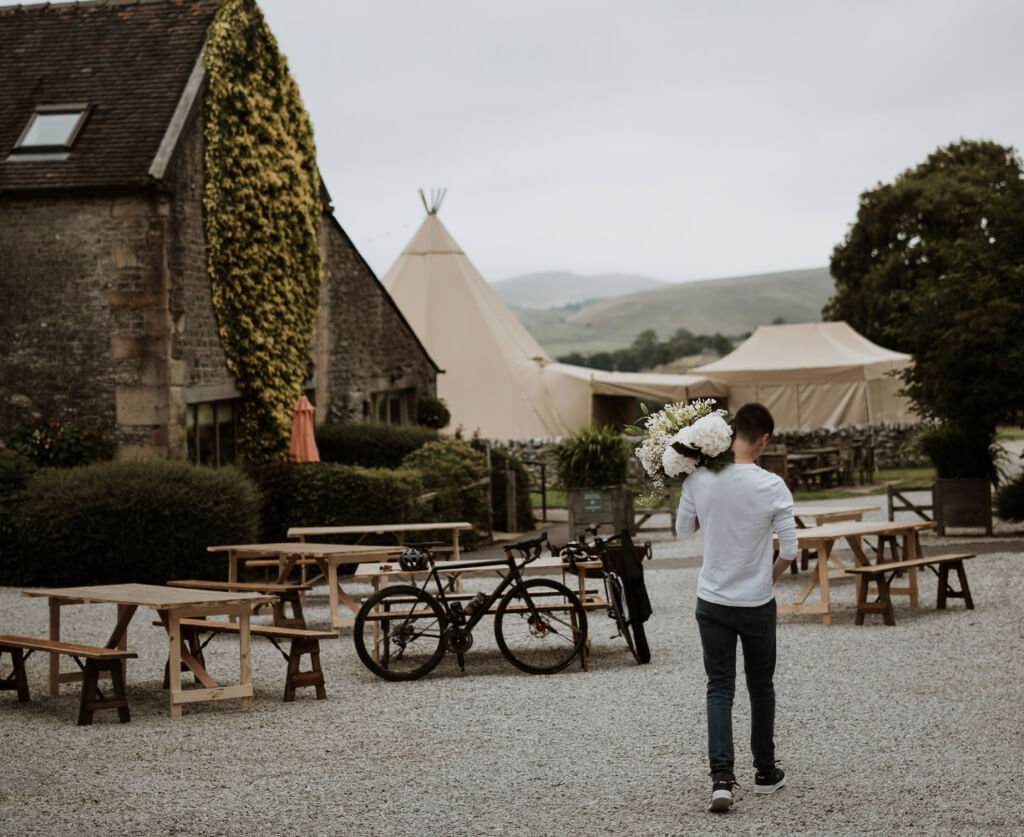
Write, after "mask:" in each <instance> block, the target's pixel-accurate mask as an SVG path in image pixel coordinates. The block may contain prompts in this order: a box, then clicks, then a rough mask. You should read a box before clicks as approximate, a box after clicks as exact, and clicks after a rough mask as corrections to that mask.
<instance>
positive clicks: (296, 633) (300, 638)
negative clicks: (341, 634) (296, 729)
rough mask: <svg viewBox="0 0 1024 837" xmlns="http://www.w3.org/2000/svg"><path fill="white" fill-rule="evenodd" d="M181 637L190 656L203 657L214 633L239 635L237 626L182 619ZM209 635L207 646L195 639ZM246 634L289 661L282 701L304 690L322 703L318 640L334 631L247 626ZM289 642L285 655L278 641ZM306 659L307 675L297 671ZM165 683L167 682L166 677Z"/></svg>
mask: <svg viewBox="0 0 1024 837" xmlns="http://www.w3.org/2000/svg"><path fill="white" fill-rule="evenodd" d="M181 629H182V634H183V635H184V638H185V639H186V641H188V642H189V644H190V647H191V648H193V649H194V650H193V654H198V655H199V656H200V657H201V656H202V649H203V648H204V647H205V645H206V643H208V642H209V641H210V639H212V638H213V635H214V634H217V633H236V634H237V633H238V623H237V622H224V621H220V620H214V619H182V620H181ZM204 631H205V632H207V633H209V634H210V637H209V638H208V639H207V640H206V643H203V642H200V641H199V637H198V635H199V634H200V633H203V632H204ZM249 633H250V634H251V635H252V636H263V637H266V638H267V639H269V640H270V641H271V643H273V645H274V647H275V648H276V649H277V650H278V651H280V652H281V655H282V656H283V657H284V658H285V660H287V661H288V671H287V673H286V675H285V679H284V700H285V701H293V700H295V690H296V689H298V688H303V687H307V686H312V687H314V688H315V689H316V699H317V700H323V699H324V698H326V697H327V689H326V687H325V685H324V672H323V669H322V668H321V667H320V640H321V639H336V638H337V636H338V634H337V632H336V631H311V630H308V629H306V628H288V627H281V626H278V625H252V624H250V625H249ZM279 639H281V640H284V639H286V640H289V642H290V645H289V648H288V651H285V650H284V649H283V648H282V647H281V646H280V645H279V644H278V642H277V640H279ZM307 654H308V655H309V661H310V669H309V671H300V670H299V665H300V663H301V662H302V657H303V656H305V655H307ZM164 679H165V682H169V681H168V679H167V676H166V674H165V677H164Z"/></svg>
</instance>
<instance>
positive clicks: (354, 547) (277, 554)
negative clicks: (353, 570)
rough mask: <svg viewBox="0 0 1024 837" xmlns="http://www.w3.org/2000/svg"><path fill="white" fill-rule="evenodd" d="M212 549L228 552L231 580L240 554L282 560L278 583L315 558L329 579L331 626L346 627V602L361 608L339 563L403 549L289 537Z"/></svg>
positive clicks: (354, 610)
mask: <svg viewBox="0 0 1024 837" xmlns="http://www.w3.org/2000/svg"><path fill="white" fill-rule="evenodd" d="M207 551H208V552H226V553H227V556H228V582H229V583H236V582H237V581H238V561H239V559H240V558H258V557H263V558H274V559H276V560H277V562H278V574H277V581H276V583H278V584H284V583H285V582H286V581H287V579H288V576H289V575H291V572H292V570H293V569H294V568H295V566H296V564H297V563H298V562H299V561H300V560H301V559H311V560H313V561H314V562H315V563H316V565H317V566H318V567H319V568H320V571H321V572H322V573H323V574H324V576H325V577H326V579H327V595H328V599H329V601H330V608H331V627H332V628H344V627H350V626H351V625H352V618H351V617H342V615H341V605H342V604H344V605H345V606H346V607H347V608H348V609H349V610H350V611H351V612H352V613H353V614H355V613H358V612H359V602H357V601H356V600H355V599H354V598H352V596H351V595H350V594H349V593H348V591H347V590H345V589H344V587H342V584H341V577H340V574H339V573H338V568H339V567H347V566H353V565H355V564H358V563H360V562H361V561H366V560H368V559H374V558H376V559H378V560H387V558H389V557H392V556H394V555H396V554H397V553H398V552H399V551H400V550H399V549H397V548H396V547H394V546H369V545H361V544H350V543H306V542H303V541H285V542H282V543H248V544H228V545H224V546H209V547H207Z"/></svg>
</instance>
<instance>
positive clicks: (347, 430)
mask: <svg viewBox="0 0 1024 837" xmlns="http://www.w3.org/2000/svg"><path fill="white" fill-rule="evenodd" d="M436 440H437V431H436V430H433V429H431V428H429V427H420V426H418V425H411V424H370V423H337V424H323V425H321V426H320V427H318V428H317V430H316V445H317V448H318V450H319V451H320V461H321V462H336V463H339V464H341V465H362V466H363V467H364V468H398V467H400V466H401V464H402V460H403V459H405V457H406V456H408V455H409V454H410V453H412V452H413V451H414V450H417V449H418V448H421V447H423V445H425V444H426V443H427V442H433V441H436Z"/></svg>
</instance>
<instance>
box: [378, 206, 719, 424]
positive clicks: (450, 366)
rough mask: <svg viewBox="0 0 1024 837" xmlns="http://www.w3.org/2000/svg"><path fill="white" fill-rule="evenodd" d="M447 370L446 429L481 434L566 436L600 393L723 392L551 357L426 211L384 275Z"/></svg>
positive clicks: (662, 396)
mask: <svg viewBox="0 0 1024 837" xmlns="http://www.w3.org/2000/svg"><path fill="white" fill-rule="evenodd" d="M381 282H382V283H383V284H384V287H385V288H386V289H387V291H388V293H390V294H391V296H392V298H393V299H394V300H395V302H396V303H397V304H398V307H399V308H400V309H401V311H402V314H403V315H404V316H405V318H406V320H407V321H408V322H409V325H410V326H412V328H413V330H414V331H415V332H416V334H417V336H418V337H419V338H420V340H421V341H422V343H423V345H424V346H425V347H426V349H427V351H428V352H429V353H430V356H431V357H432V358H433V359H434V360H435V362H436V363H437V364H438V365H439V366H440V367H441V369H442V370H443V371H444V374H442V375H440V376H439V377H438V382H437V389H438V395H439V396H440V397H441V398H443V399H444V400H445V402H446V403H447V404H448V409H449V410H450V411H451V414H452V426H453V427H456V426H459V425H461V426H462V427H463V428H464V429H465V430H466V431H467V432H470V433H472V432H474V431H476V430H479V431H480V434H481V435H482V436H484V437H485V438H491V439H525V438H533V437H538V436H540V437H551V436H564V435H566V434H568V433H572V432H574V431H576V430H579V429H580V428H582V427H586V426H588V425H590V424H591V422H592V421H593V419H594V418H595V415H594V399H595V396H598V397H615V396H620V397H626V398H648V399H650V400H652V401H653V400H661V401H684V400H689V399H691V398H695V397H697V396H705V395H708V396H710V395H724V394H725V391H726V388H725V387H724V386H723V385H721V384H716V383H713V382H710V381H708V380H707V379H706V378H702V377H698V376H695V375H658V374H654V373H652V374H634V373H621V372H601V371H598V370H594V369H584V368H583V367H579V366H571V365H568V364H563V363H555V362H554V361H553V360H552V359H551V358H550V357H549V356H548V354H547V353H546V352H545V351H544V350H543V349H542V348H541V347H540V345H539V344H538V343H537V341H536V340H534V339H533V337H532V336H531V335H530V333H529V332H528V331H527V330H526V328H525V327H524V326H523V324H522V323H520V322H519V320H518V319H517V318H516V316H515V315H514V314H513V313H512V312H511V311H510V310H509V309H508V307H507V306H506V305H505V303H504V302H503V301H502V300H501V298H500V297H499V296H498V294H497V293H496V292H495V291H494V289H493V288H491V286H490V285H489V284H487V282H486V281H485V280H484V278H483V276H481V275H480V273H479V272H478V271H477V269H476V268H475V267H473V264H472V263H471V262H470V260H469V259H468V258H467V257H466V254H465V253H464V252H463V251H462V248H460V247H459V245H458V244H456V242H455V240H454V239H453V238H452V237H451V235H450V234H449V233H448V230H446V229H445V227H444V225H443V224H442V223H441V221H440V220H439V219H438V217H437V213H436V207H435V208H434V209H433V210H429V209H428V214H427V217H426V218H425V219H424V221H423V224H422V226H420V228H419V230H418V231H417V232H416V234H415V235H414V236H413V237H412V240H411V241H410V242H409V244H408V246H406V248H405V249H404V250H403V251H402V253H401V255H400V256H399V257H398V259H397V261H396V262H395V263H394V264H393V265H392V266H391V269H390V270H388V272H387V273H386V274H385V275H384V277H383V278H382V279H381Z"/></svg>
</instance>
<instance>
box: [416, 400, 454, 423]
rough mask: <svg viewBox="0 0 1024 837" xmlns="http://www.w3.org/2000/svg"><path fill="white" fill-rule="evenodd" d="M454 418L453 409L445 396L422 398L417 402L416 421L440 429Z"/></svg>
mask: <svg viewBox="0 0 1024 837" xmlns="http://www.w3.org/2000/svg"><path fill="white" fill-rule="evenodd" d="M451 420H452V414H451V410H449V409H448V405H447V404H445V402H444V399H443V398H431V397H429V396H428V397H426V398H421V399H419V401H417V402H416V423H417V424H421V425H423V426H424V427H433V428H434V429H435V430H440V429H441V428H442V427H444V426H446V425H447V424H448V422H450V421H451Z"/></svg>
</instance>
